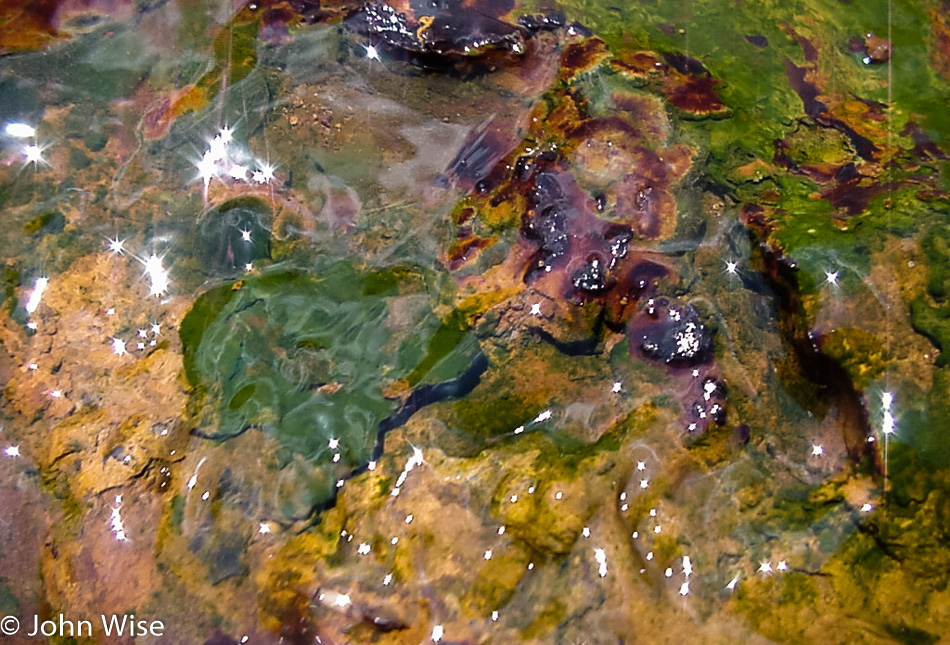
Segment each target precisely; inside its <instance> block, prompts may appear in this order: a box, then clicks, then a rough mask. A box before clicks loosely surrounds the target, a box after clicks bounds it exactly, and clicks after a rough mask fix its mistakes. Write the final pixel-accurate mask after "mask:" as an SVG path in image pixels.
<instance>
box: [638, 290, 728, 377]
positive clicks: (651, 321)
mask: <svg viewBox="0 0 950 645" xmlns="http://www.w3.org/2000/svg"><path fill="white" fill-rule="evenodd" d="M630 340H631V344H632V346H635V347H636V348H637V349H638V350H639V352H640V353H641V354H642V355H643V356H644V357H646V358H648V359H651V360H655V361H659V362H662V363H665V364H667V365H672V366H678V367H692V366H695V365H702V364H704V363H706V362H708V361H709V360H710V358H712V336H711V335H710V333H709V331H708V330H707V329H706V325H705V324H703V322H702V320H701V319H700V317H699V312H698V311H697V310H696V308H695V307H694V306H692V305H690V304H684V305H678V304H672V303H670V301H669V300H667V299H666V298H657V299H656V300H653V299H651V300H649V301H647V305H646V307H645V308H644V310H643V312H642V314H641V316H640V317H639V318H638V319H637V320H636V321H634V322H633V323H631V325H630Z"/></svg>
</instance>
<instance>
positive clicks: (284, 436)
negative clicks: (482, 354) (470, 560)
mask: <svg viewBox="0 0 950 645" xmlns="http://www.w3.org/2000/svg"><path fill="white" fill-rule="evenodd" d="M412 273H413V272H412V271H408V272H406V275H409V274H412ZM394 275H395V274H394ZM380 285H381V283H380V280H379V276H378V275H377V277H376V278H375V279H374V280H373V281H371V282H370V285H369V288H367V284H366V282H365V278H364V276H363V275H361V274H360V273H359V272H357V271H356V270H355V269H354V268H352V267H351V266H349V265H346V264H338V265H333V266H330V267H328V268H327V269H325V270H323V271H321V272H319V273H318V274H316V275H313V276H312V275H309V274H304V273H298V272H289V273H269V274H264V275H261V276H258V277H249V278H247V279H245V280H241V281H239V282H236V283H233V284H227V285H222V286H220V287H217V288H215V289H212V290H210V291H208V292H207V293H205V294H204V295H203V296H201V297H199V298H198V300H197V301H196V302H195V304H194V306H193V307H192V309H191V311H190V312H189V313H188V314H187V315H186V316H185V318H184V319H183V321H182V324H181V327H180V336H181V339H182V346H183V356H184V363H185V373H186V376H187V378H188V381H189V383H190V384H191V385H192V386H193V387H194V388H195V392H196V395H197V396H198V397H199V399H200V400H201V401H202V402H203V404H202V406H201V410H202V411H201V413H200V419H201V421H200V427H201V428H202V429H201V433H202V435H203V436H207V437H209V438H216V439H227V438H230V437H234V436H236V435H238V434H240V433H242V432H244V431H245V430H247V429H248V428H251V427H254V428H259V429H261V430H263V431H264V432H265V433H267V434H270V435H272V436H274V437H275V438H276V439H277V440H278V441H279V442H280V445H281V446H283V448H284V449H285V450H286V451H287V452H286V455H285V458H284V460H283V461H284V464H285V465H284V467H285V468H286V467H291V468H292V469H293V470H294V471H295V472H298V473H299V476H298V477H296V478H295V481H296V482H297V483H296V484H292V485H291V486H290V488H288V489H287V490H285V491H284V494H283V495H282V499H283V501H282V504H283V505H284V508H283V511H284V512H285V514H288V516H290V517H299V516H300V515H301V514H302V513H303V514H304V515H305V514H306V510H307V509H309V508H312V507H313V506H314V505H317V504H319V503H321V501H323V500H326V499H328V498H329V497H331V496H332V494H333V483H334V482H335V481H336V479H337V478H338V477H339V476H340V475H341V474H343V473H345V472H346V471H347V470H349V469H352V468H353V467H355V466H357V465H361V464H364V463H366V462H367V461H368V460H369V458H370V454H371V452H372V449H373V447H374V445H375V441H376V434H377V431H378V427H379V424H380V422H381V421H382V420H383V419H385V418H387V417H389V416H390V415H392V414H394V413H395V412H396V410H398V409H399V407H400V405H401V401H400V399H399V398H395V397H392V396H390V394H389V391H390V390H395V391H399V390H400V389H401V388H399V387H398V386H397V384H398V383H399V382H402V381H404V380H405V379H407V378H408V376H409V375H410V374H415V375H417V376H416V381H415V382H421V381H423V380H424V379H425V378H426V377H427V376H430V374H432V373H434V374H436V375H438V376H443V375H444V374H443V373H447V372H449V371H451V372H453V373H451V374H449V375H448V377H449V378H454V377H455V376H457V375H458V373H460V372H461V371H463V370H464V369H465V368H466V367H467V366H468V364H469V363H470V361H471V357H472V353H473V351H475V350H477V345H465V344H463V343H460V342H455V343H453V344H451V346H449V347H441V346H437V347H438V350H439V351H438V359H437V360H431V359H427V358H426V357H428V356H431V355H432V353H433V351H434V350H433V339H435V338H436V337H437V336H438V329H440V328H442V326H444V325H445V323H444V322H443V323H440V322H439V321H438V319H437V318H436V317H435V316H434V315H433V314H432V312H431V311H430V310H429V309H428V300H427V299H426V298H422V300H420V299H419V298H418V296H416V295H415V294H412V293H408V294H403V295H399V294H392V290H391V289H381V286H380ZM416 285H417V286H421V283H420V282H417V283H416ZM401 288H406V289H408V290H411V284H410V283H409V282H407V281H403V284H402V287H401ZM367 292H369V293H370V295H367ZM387 294H388V295H387ZM400 298H402V302H403V303H404V305H403V307H401V309H402V310H403V313H402V314H401V315H400V320H398V324H397V322H396V321H394V320H393V319H392V313H391V312H392V308H391V306H392V305H393V303H394V302H395V300H396V299H400ZM427 347H428V349H426V348H427ZM446 364H448V365H449V366H450V367H451V370H447V369H446V368H445V365H446ZM420 366H421V367H420ZM301 458H302V459H303V460H304V461H299V459H301ZM314 465H315V466H318V468H317V469H316V470H314V469H313V466H314Z"/></svg>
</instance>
